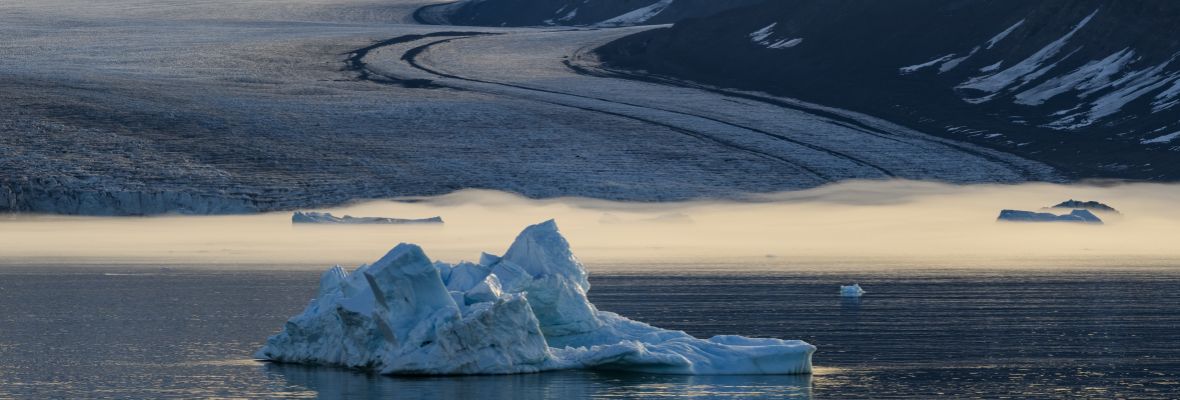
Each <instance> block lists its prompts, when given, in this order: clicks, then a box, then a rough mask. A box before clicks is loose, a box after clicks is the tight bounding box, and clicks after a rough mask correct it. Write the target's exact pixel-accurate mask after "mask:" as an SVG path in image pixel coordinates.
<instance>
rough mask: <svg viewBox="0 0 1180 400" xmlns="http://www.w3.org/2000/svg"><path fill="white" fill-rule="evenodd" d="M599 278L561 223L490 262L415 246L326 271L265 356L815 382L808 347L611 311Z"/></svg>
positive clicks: (439, 367)
mask: <svg viewBox="0 0 1180 400" xmlns="http://www.w3.org/2000/svg"><path fill="white" fill-rule="evenodd" d="M587 278H588V274H587V272H586V269H585V267H583V266H582V264H581V263H580V262H578V260H577V258H575V257H574V255H573V253H572V252H571V251H570V247H569V243H568V242H567V241H566V240H565V238H564V237H562V235H561V233H560V232H558V230H557V224H556V223H555V222H554V221H548V222H544V223H541V224H537V225H533V226H530V227H528V228H526V229H525V230H524V231H523V232H521V234H520V236H518V237H517V238H516V241H515V242H514V243H513V244H512V246H511V247H509V248H508V251H507V252H506V253H504V255H503V257H497V256H493V255H489V254H484V255H483V256H482V257H481V260H480V263H479V264H475V263H460V264H458V265H450V264H446V263H443V262H437V261H436V262H432V261H431V260H430V259H429V258H427V257H426V254H425V253H423V251H422V249H421V248H419V247H418V246H415V245H412V244H405V243H403V244H400V245H398V246H397V247H395V248H394V249H393V250H392V251H390V252H389V254H386V255H385V257H382V258H381V259H380V260H378V261H377V262H375V263H373V264H371V265H365V266H361V267H360V268H358V269H357V270H355V271H353V272H352V273H351V274H349V273H346V272H344V270H343V269H341V268H340V267H339V266H337V267H333V268H331V269H329V270H328V271H327V272H325V273H324V274H323V277H322V278H321V280H320V286H319V291H318V294H317V296H316V298H315V299H314V300H312V302H311V304H310V305H308V307H307V309H306V310H304V311H303V313H302V314H300V315H297V316H295V317H293V318H291V319H290V320H289V321H288V322H287V323H286V324H285V325H284V327H283V330H282V331H281V332H279V333H278V334H277V335H275V336H272V337H271V338H270V339H268V340H267V342H266V345H265V346H264V347H263V348H262V349H261V350H259V351H258V353H257V354H256V356H257V357H259V358H262V359H266V360H271V361H279V362H294V363H306V364H317V365H335V366H345V367H351V368H362V369H366V370H373V371H377V372H380V373H383V374H414V375H421V374H429V375H441V374H512V373H526V372H539V371H550V370H561V369H599V370H619V371H635V372H648V373H667V374H805V373H810V372H811V354H812V353H813V352H814V351H815V347H814V346H811V345H809V344H807V343H804V342H802V341H798V340H780V339H769V338H746V337H741V336H716V337H713V338H710V339H697V338H694V337H692V336H689V335H688V334H686V333H684V332H681V331H669V330H664V329H660V328H656V327H653V326H650V325H647V324H644V323H642V322H637V321H632V320H629V319H627V318H624V317H622V316H619V315H618V314H614V313H611V312H606V311H599V310H598V309H597V308H595V307H594V305H593V304H590V302H589V300H588V299H587V298H586V293H587V292H588V291H589V290H590V282H589V280H588V279H587Z"/></svg>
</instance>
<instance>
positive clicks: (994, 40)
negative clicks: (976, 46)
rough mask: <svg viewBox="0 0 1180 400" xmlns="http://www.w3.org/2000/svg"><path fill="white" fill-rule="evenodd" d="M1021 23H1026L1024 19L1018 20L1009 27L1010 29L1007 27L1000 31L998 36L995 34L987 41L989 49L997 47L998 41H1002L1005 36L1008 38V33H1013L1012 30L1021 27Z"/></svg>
mask: <svg viewBox="0 0 1180 400" xmlns="http://www.w3.org/2000/svg"><path fill="white" fill-rule="evenodd" d="M1021 25H1024V20H1023V19H1022V20H1020V22H1017V23H1016V24H1014V25H1012V26H1010V27H1008V29H1005V30H1004V31H1003V32H1000V33H999V34H997V35H996V36H993V37H992V38H991V40H988V41H987V49H988V50H991V49H992V47H996V44H997V43H1000V41H1001V40H1004V38H1006V37H1008V35H1010V34H1012V31H1015V30H1016V28H1019V27H1020V26H1021Z"/></svg>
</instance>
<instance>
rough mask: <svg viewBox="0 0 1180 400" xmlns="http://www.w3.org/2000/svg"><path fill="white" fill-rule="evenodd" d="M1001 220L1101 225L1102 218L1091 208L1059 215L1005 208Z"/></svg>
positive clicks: (1001, 212) (1001, 213)
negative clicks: (1090, 209)
mask: <svg viewBox="0 0 1180 400" xmlns="http://www.w3.org/2000/svg"><path fill="white" fill-rule="evenodd" d="M997 220H999V221H1008V222H1075V223H1083V224H1096V225H1101V224H1102V219H1100V218H1098V216H1097V215H1094V213H1092V212H1090V211H1089V210H1073V211H1072V212H1070V213H1069V214H1064V215H1057V214H1050V213H1038V212H1032V211H1019V210H1003V211H1000V217H999V218H998V219H997Z"/></svg>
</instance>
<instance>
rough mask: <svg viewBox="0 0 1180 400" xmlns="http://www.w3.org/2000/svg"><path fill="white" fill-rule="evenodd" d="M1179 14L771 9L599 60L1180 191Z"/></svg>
mask: <svg viewBox="0 0 1180 400" xmlns="http://www.w3.org/2000/svg"><path fill="white" fill-rule="evenodd" d="M1177 23H1180V3H1177V2H1174V1H1167V0H1148V1H1135V2H1113V1H1104V0H1068V1H1055V2H1042V1H1020V0H987V1H985V0H965V1H953V2H950V1H939V0H898V1H888V2H885V1H872V0H839V1H824V0H783V1H767V2H764V3H763V4H761V5H758V6H753V7H747V8H742V9H735V10H731V11H728V12H725V13H721V14H718V15H716V16H712V17H708V18H704V19H699V20H692V21H684V22H682V23H678V24H677V25H676V26H675V27H673V28H671V29H668V30H662V31H652V32H647V33H644V34H640V35H637V36H635V37H633V38H629V39H626V40H623V41H620V42H617V43H615V44H612V45H611V46H608V47H606V48H605V49H604V50H603V51H602V55H603V56H604V57H606V59H607V60H608V61H610V62H612V63H614V65H617V66H620V67H626V68H634V69H642V70H647V71H653V72H656V73H659V74H665V75H673V76H678V77H682V78H688V79H692V80H696V81H702V82H707V83H712V84H718V85H724V86H734V87H740V88H746V89H754V90H762V91H769V92H772V93H776V94H782V95H790V96H796V97H801V98H804V99H807V100H813V101H816V102H820V103H824V104H831V105H841V106H845V107H849V108H853V109H856V110H858V111H864V112H868V113H869V114H873V115H876V116H879V117H886V119H890V120H892V121H894V122H900V123H903V124H906V125H909V126H913V127H918V128H921V129H922V130H924V131H928V132H930V133H935V134H940V135H943V136H945V137H951V138H956V139H961V140H967V141H972V142H975V143H980V144H985V145H987V146H991V147H993V148H999V149H1003V150H1005V151H1011V152H1015V153H1017V154H1022V155H1025V156H1028V157H1030V158H1034V159H1038V160H1042V161H1047V162H1050V163H1052V164H1055V165H1056V166H1058V167H1061V168H1063V169H1065V170H1067V171H1068V172H1070V173H1071V175H1073V176H1075V177H1080V178H1087V177H1115V178H1132V179H1166V180H1174V179H1180V163H1176V162H1174V158H1175V156H1176V153H1177V152H1180V142H1178V141H1176V138H1177V137H1180V60H1178V59H1177V57H1180V42H1177V41H1176V40H1175V39H1174V36H1175V35H1173V34H1172V31H1174V29H1175V26H1176V25H1177Z"/></svg>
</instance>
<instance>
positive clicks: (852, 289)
mask: <svg viewBox="0 0 1180 400" xmlns="http://www.w3.org/2000/svg"><path fill="white" fill-rule="evenodd" d="M864 294H865V291H864V289H861V288H860V284H857V283H854V284H852V285H849V286H840V297H860V296H861V295H864Z"/></svg>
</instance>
